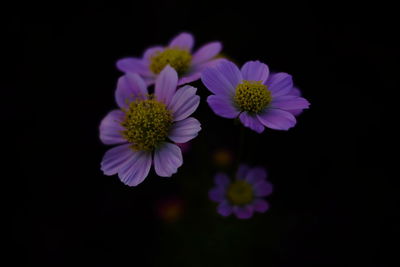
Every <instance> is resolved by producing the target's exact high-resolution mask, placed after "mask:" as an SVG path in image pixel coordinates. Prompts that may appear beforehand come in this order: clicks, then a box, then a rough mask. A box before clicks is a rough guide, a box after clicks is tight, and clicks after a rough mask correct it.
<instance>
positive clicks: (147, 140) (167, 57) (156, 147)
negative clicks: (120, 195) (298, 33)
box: [100, 33, 309, 218]
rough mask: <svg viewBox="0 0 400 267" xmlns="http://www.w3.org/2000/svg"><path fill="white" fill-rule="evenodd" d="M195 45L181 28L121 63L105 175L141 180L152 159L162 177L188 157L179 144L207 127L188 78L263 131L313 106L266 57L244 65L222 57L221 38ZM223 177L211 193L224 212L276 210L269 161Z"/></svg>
mask: <svg viewBox="0 0 400 267" xmlns="http://www.w3.org/2000/svg"><path fill="white" fill-rule="evenodd" d="M193 44H194V39H193V36H192V35H191V34H188V33H181V34H179V35H178V36H176V37H175V38H173V39H172V41H171V42H170V43H169V45H168V46H165V47H163V46H156V47H151V48H149V49H147V50H146V51H145V52H144V54H143V57H142V58H124V59H121V60H119V61H118V62H117V68H118V69H119V70H120V71H122V72H123V73H124V75H123V76H121V77H120V78H119V80H118V83H117V88H116V91H115V100H116V102H117V105H118V106H119V109H116V110H113V111H111V112H109V113H108V114H107V115H106V116H105V118H104V119H103V120H102V121H101V124H100V139H101V141H102V142H103V143H104V144H107V145H117V146H115V147H113V148H111V149H110V150H108V151H107V152H106V153H105V155H104V157H103V160H102V162H101V170H102V171H103V172H104V174H105V175H114V174H118V177H119V178H120V179H121V181H122V182H123V183H125V184H127V185H129V186H136V185H138V184H140V183H141V182H143V180H144V179H145V178H146V177H147V175H148V174H149V171H150V168H151V166H152V165H154V169H155V172H156V174H157V175H159V176H162V177H170V176H172V175H173V174H174V173H176V172H177V170H178V168H179V167H180V166H181V165H182V163H183V160H182V152H181V149H180V147H179V146H178V145H177V144H182V143H186V142H188V141H190V140H191V139H193V138H195V137H196V136H197V135H198V132H199V131H200V130H201V125H200V122H199V121H198V120H197V119H195V118H193V117H190V116H191V115H192V113H193V112H194V111H195V110H196V109H197V107H198V105H199V102H200V97H199V96H198V95H196V91H197V89H196V88H195V87H193V86H190V85H188V83H190V82H193V81H196V80H198V79H201V81H202V82H203V84H204V85H205V86H206V87H207V88H208V90H209V91H210V92H211V93H212V95H210V96H209V97H208V98H207V103H208V104H209V106H210V107H211V109H212V110H213V111H214V113H215V114H217V115H219V116H221V117H224V118H229V119H237V118H238V119H239V120H240V121H241V123H242V124H243V125H244V126H245V127H248V128H250V129H252V130H254V131H256V132H257V133H262V132H263V131H264V129H265V127H268V128H271V129H275V130H288V129H289V128H291V127H293V126H295V124H296V118H295V116H297V115H299V114H300V113H301V112H302V110H303V109H306V108H308V106H309V103H308V101H307V100H306V99H304V98H302V97H301V96H300V91H299V89H297V88H295V87H294V86H293V82H292V77H291V76H290V75H289V74H287V73H270V71H269V69H268V66H267V65H266V64H264V63H261V62H259V61H249V62H247V63H246V64H244V65H243V66H242V68H241V69H239V68H238V67H237V66H236V65H235V64H234V63H232V62H230V61H228V60H226V59H224V58H221V57H219V53H220V51H221V49H222V45H221V43H220V42H212V43H208V44H206V45H204V46H202V47H201V48H199V49H198V50H197V51H195V52H192V48H193ZM152 85H154V87H153V86H152ZM178 86H180V87H179V88H178ZM149 89H151V90H149ZM215 183H216V187H215V188H213V189H212V190H211V191H210V192H209V196H210V199H211V200H213V201H216V202H219V206H218V212H219V213H220V214H221V215H223V216H228V215H230V214H231V213H233V214H235V215H236V216H237V217H238V218H249V217H251V216H252V214H253V212H254V211H257V212H265V211H266V210H267V209H268V204H267V202H266V201H265V200H263V199H262V197H264V196H267V195H269V194H270V193H271V192H272V185H271V184H270V183H269V182H267V181H266V172H265V170H264V169H263V168H252V169H251V168H249V167H248V166H246V165H241V166H240V167H239V169H238V171H237V176H236V179H235V180H233V181H232V180H230V179H229V178H228V177H227V176H226V175H225V174H222V173H219V174H217V175H216V177H215Z"/></svg>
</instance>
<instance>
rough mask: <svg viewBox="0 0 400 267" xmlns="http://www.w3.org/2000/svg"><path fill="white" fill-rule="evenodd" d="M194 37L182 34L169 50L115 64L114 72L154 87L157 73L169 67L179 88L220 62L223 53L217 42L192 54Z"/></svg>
mask: <svg viewBox="0 0 400 267" xmlns="http://www.w3.org/2000/svg"><path fill="white" fill-rule="evenodd" d="M193 45H194V38H193V35H191V34H190V33H185V32H184V33H181V34H179V35H177V36H176V37H174V38H173V39H172V40H171V41H170V42H169V44H168V46H166V47H163V46H154V47H150V48H148V49H147V50H146V51H145V52H144V54H143V57H142V58H123V59H120V60H118V62H117V68H118V69H119V70H121V71H123V72H125V73H138V74H140V75H141V76H142V77H143V79H144V80H145V81H146V83H147V84H153V83H154V81H155V79H156V77H157V76H158V75H159V73H160V71H161V70H162V69H163V68H164V67H165V66H166V65H167V64H169V65H171V66H172V67H173V68H174V69H175V70H176V71H177V72H178V75H179V80H178V85H182V84H185V83H190V82H193V81H195V80H198V79H199V78H200V75H201V72H202V71H203V70H204V69H205V68H206V67H209V66H213V65H215V64H216V63H217V62H219V61H220V60H221V58H217V56H218V54H219V52H220V51H221V49H222V45H221V43H220V42H211V43H208V44H205V45H203V46H202V47H200V48H199V49H198V50H196V51H195V52H192V49H193Z"/></svg>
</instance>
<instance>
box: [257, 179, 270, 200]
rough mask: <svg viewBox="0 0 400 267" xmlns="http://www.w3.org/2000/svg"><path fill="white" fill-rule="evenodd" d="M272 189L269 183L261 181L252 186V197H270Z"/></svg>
mask: <svg viewBox="0 0 400 267" xmlns="http://www.w3.org/2000/svg"><path fill="white" fill-rule="evenodd" d="M273 189H274V187H273V186H272V184H271V183H270V182H267V181H261V182H258V183H256V184H254V185H253V190H254V195H255V196H256V197H266V196H269V195H271V193H272V191H273Z"/></svg>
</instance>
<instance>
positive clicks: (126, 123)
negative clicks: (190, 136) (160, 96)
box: [121, 96, 173, 151]
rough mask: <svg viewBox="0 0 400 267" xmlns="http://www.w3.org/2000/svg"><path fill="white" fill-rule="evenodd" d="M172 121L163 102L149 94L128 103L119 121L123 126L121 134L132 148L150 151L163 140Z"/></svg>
mask: <svg viewBox="0 0 400 267" xmlns="http://www.w3.org/2000/svg"><path fill="white" fill-rule="evenodd" d="M172 122H173V121H172V114H171V112H170V111H169V110H168V109H167V107H166V106H165V104H163V103H161V102H159V101H157V100H156V99H154V98H153V97H152V96H150V97H149V99H146V100H139V99H138V100H135V101H133V102H131V103H130V104H129V108H128V109H127V110H125V119H124V120H123V122H122V123H121V125H122V126H123V127H124V128H125V130H124V131H123V133H122V134H123V136H124V137H125V139H126V140H127V141H128V142H130V143H131V144H132V148H133V149H134V150H138V151H152V150H153V149H154V148H156V147H157V146H158V145H159V144H160V143H161V142H163V141H165V139H166V137H167V136H168V133H169V131H170V128H171V125H172Z"/></svg>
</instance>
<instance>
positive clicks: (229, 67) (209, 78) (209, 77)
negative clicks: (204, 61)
mask: <svg viewBox="0 0 400 267" xmlns="http://www.w3.org/2000/svg"><path fill="white" fill-rule="evenodd" d="M218 62H219V63H218V64H216V65H215V66H214V67H209V68H206V69H205V70H204V71H203V73H202V75H201V81H202V82H203V83H204V85H205V86H206V87H207V88H208V90H210V91H211V92H212V93H214V94H216V95H226V96H233V95H234V93H235V90H236V86H237V85H238V84H239V83H240V82H241V81H242V74H241V73H240V70H239V69H238V67H237V66H236V65H235V64H233V63H232V62H230V61H228V60H226V59H224V60H220V61H218Z"/></svg>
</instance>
